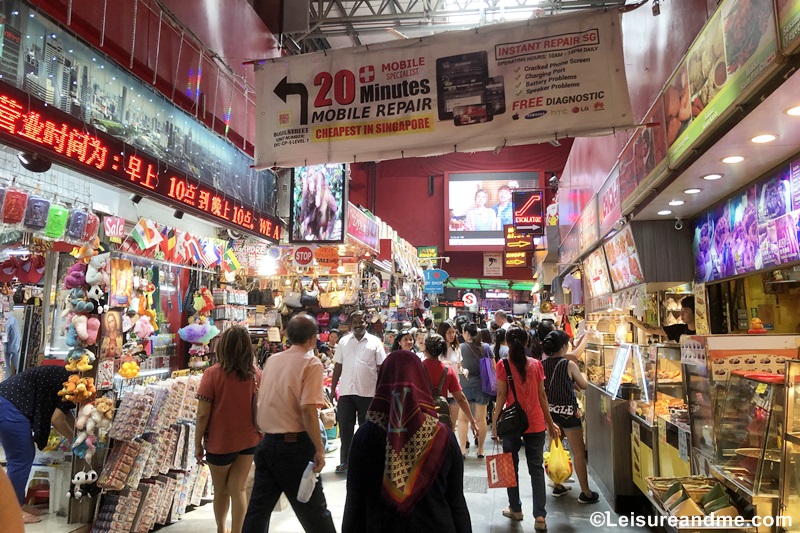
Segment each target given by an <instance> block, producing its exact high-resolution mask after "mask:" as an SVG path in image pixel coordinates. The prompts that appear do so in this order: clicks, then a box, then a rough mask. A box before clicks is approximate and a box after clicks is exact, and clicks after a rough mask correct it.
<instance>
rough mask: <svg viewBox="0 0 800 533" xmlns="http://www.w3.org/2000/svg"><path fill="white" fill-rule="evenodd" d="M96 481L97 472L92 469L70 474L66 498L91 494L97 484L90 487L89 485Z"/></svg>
mask: <svg viewBox="0 0 800 533" xmlns="http://www.w3.org/2000/svg"><path fill="white" fill-rule="evenodd" d="M96 482H97V472H95V471H94V470H89V471H86V470H83V471H81V472H76V473H75V475H74V476H72V486H71V487H70V489H69V492H67V498H73V497H75V498H82V497H83V496H84V494H85V495H87V496H93V495H94V494H96V493H97V492H99V489H97V486H94V487H90V486H89V485H94V483H96Z"/></svg>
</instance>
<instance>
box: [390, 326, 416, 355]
mask: <svg viewBox="0 0 800 533" xmlns="http://www.w3.org/2000/svg"><path fill="white" fill-rule="evenodd" d="M406 335H411V341H412V342H413V341H414V334H413V333H411V330H410V329H402V330H400V331H399V332H398V333H397V335H395V337H394V343H392V351H393V352H396V351H397V350H402V348H400V339H402V338H403V337H405V336H406Z"/></svg>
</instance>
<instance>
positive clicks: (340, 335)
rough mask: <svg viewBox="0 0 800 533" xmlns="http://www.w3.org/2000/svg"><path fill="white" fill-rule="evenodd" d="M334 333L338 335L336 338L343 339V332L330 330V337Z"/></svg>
mask: <svg viewBox="0 0 800 533" xmlns="http://www.w3.org/2000/svg"><path fill="white" fill-rule="evenodd" d="M334 333H336V336H337V337H339V338H340V339H341V338H342V332H341V331H339V330H338V329H332V330H330V331H329V332H328V336H330V335H333V334H334Z"/></svg>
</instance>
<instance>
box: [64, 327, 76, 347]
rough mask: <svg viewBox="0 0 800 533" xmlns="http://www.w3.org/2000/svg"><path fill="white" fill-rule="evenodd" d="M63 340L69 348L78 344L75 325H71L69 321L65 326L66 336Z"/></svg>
mask: <svg viewBox="0 0 800 533" xmlns="http://www.w3.org/2000/svg"><path fill="white" fill-rule="evenodd" d="M64 342H65V343H66V345H67V346H69V347H70V348H74V347H76V346H78V345H79V344H80V342H79V340H78V332H77V331H76V330H75V326H73V325H72V323H71V322H70V323H69V326H67V338H66V340H65V341H64Z"/></svg>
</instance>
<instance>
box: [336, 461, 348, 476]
mask: <svg viewBox="0 0 800 533" xmlns="http://www.w3.org/2000/svg"><path fill="white" fill-rule="evenodd" d="M336 473H337V474H346V473H347V465H346V464H344V463H342V464H340V465H339V466H337V467H336Z"/></svg>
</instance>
